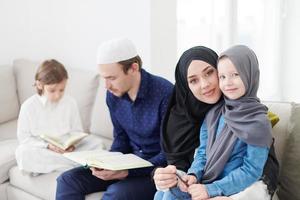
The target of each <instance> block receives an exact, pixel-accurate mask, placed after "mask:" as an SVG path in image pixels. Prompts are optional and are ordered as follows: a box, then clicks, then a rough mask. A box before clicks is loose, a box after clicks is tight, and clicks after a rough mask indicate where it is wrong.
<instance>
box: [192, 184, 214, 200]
mask: <svg viewBox="0 0 300 200" xmlns="http://www.w3.org/2000/svg"><path fill="white" fill-rule="evenodd" d="M188 193H190V195H191V196H192V200H206V199H208V198H209V196H208V193H207V191H206V188H205V186H204V185H203V184H193V185H191V186H189V188H188Z"/></svg>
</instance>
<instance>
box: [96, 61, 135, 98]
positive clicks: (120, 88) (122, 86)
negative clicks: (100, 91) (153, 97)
mask: <svg viewBox="0 0 300 200" xmlns="http://www.w3.org/2000/svg"><path fill="white" fill-rule="evenodd" d="M98 69H99V73H100V76H101V77H102V78H103V79H104V81H105V88H106V89H107V90H108V91H110V92H111V93H112V94H113V95H115V96H117V97H121V96H123V95H124V94H125V93H127V92H128V91H129V90H130V89H131V87H132V82H133V77H132V73H131V71H130V70H131V69H129V70H128V72H127V74H125V72H124V71H123V66H122V65H120V64H119V63H111V64H101V65H98Z"/></svg>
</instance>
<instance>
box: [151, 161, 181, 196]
mask: <svg viewBox="0 0 300 200" xmlns="http://www.w3.org/2000/svg"><path fill="white" fill-rule="evenodd" d="M153 179H154V182H155V185H156V186H157V187H158V188H159V189H162V190H164V189H168V188H171V187H173V186H175V185H176V184H177V176H176V167H175V166H174V165H168V166H167V167H165V168H157V169H156V170H155V172H154V176H153Z"/></svg>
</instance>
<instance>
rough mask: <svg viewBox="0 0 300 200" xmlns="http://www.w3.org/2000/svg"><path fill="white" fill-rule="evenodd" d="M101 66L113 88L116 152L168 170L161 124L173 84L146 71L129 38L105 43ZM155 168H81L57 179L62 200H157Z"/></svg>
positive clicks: (100, 53) (110, 100) (108, 86)
mask: <svg viewBox="0 0 300 200" xmlns="http://www.w3.org/2000/svg"><path fill="white" fill-rule="evenodd" d="M97 64H98V67H99V72H100V75H101V77H102V78H103V79H104V80H105V86H106V89H107V96H106V103H107V105H108V108H109V112H110V115H111V120H112V123H113V127H114V133H113V134H114V140H113V144H112V146H111V151H119V152H122V153H133V154H135V155H137V156H139V157H141V158H143V159H146V160H148V161H150V162H151V163H152V164H153V165H154V167H156V166H165V165H166V160H165V157H164V155H163V153H162V151H161V148H160V125H161V122H162V119H163V116H164V114H165V111H166V108H167V104H168V100H169V97H170V95H171V93H172V89H173V85H172V84H171V83H170V82H169V81H167V80H165V79H163V78H161V77H158V76H154V75H152V74H150V73H148V72H146V71H145V70H144V69H142V68H141V67H142V61H141V59H140V57H139V56H138V54H137V51H136V49H135V46H134V44H133V43H132V42H131V41H130V40H128V39H115V40H111V41H107V42H105V43H103V44H102V45H101V46H100V47H99V49H98V57H97ZM154 167H148V168H140V169H130V170H120V171H110V170H104V169H97V168H91V169H83V168H82V167H79V168H75V169H72V170H69V171H67V172H65V173H63V174H62V175H61V176H60V177H58V179H57V191H56V199H57V200H62V199H63V200H66V199H72V200H77V199H78V200H79V199H80V200H81V199H84V198H85V195H86V194H89V193H93V192H98V191H105V193H104V195H103V197H102V199H104V200H106V199H107V200H117V199H122V200H126V199H128V200H129V199H130V200H141V199H143V200H147V199H149V200H150V199H153V196H154V194H155V191H156V189H155V186H154V183H153V182H152V180H151V177H150V173H151V171H152V170H153V168H154Z"/></svg>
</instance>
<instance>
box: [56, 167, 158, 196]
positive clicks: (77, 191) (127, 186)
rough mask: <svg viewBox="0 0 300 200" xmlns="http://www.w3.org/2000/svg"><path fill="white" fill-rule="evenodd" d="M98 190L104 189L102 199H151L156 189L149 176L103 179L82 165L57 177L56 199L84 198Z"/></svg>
mask: <svg viewBox="0 0 300 200" xmlns="http://www.w3.org/2000/svg"><path fill="white" fill-rule="evenodd" d="M99 191H105V192H104V194H103V197H102V199H103V200H121V199H122V200H127V199H128V200H141V199H145V200H148V199H149V200H152V199H153V196H154V194H155V191H156V189H155V186H154V183H153V182H152V180H151V178H150V176H144V177H130V178H125V179H123V180H113V181H104V180H101V179H99V178H97V177H95V176H94V175H92V173H91V170H89V169H85V168H83V167H78V168H74V169H71V170H69V171H66V172H64V173H63V174H61V175H60V176H59V177H58V178H57V188H56V200H84V199H85V195H87V194H90V193H94V192H99Z"/></svg>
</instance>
